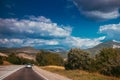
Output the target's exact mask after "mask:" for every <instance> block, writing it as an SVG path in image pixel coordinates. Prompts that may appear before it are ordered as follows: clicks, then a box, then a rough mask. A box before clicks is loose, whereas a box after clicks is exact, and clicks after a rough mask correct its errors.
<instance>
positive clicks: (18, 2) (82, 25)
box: [0, 0, 120, 49]
mask: <svg viewBox="0 0 120 80" xmlns="http://www.w3.org/2000/svg"><path fill="white" fill-rule="evenodd" d="M119 35H120V1H119V0H30V1H29V0H0V46H1V47H23V46H32V47H35V48H65V49H70V48H76V47H77V48H82V49H83V48H91V47H94V46H96V45H97V44H100V43H101V42H104V41H107V40H116V41H120V38H119Z"/></svg>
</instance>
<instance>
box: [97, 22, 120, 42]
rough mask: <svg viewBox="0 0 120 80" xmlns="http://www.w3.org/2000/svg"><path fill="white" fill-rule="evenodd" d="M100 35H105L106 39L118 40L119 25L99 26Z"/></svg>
mask: <svg viewBox="0 0 120 80" xmlns="http://www.w3.org/2000/svg"><path fill="white" fill-rule="evenodd" d="M99 32H100V33H103V34H106V38H107V39H115V40H120V37H118V36H120V23H118V24H108V25H103V26H100V29H99Z"/></svg>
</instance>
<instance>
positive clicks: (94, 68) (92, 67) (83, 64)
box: [65, 48, 120, 77]
mask: <svg viewBox="0 0 120 80" xmlns="http://www.w3.org/2000/svg"><path fill="white" fill-rule="evenodd" d="M65 69H66V70H76V69H78V70H85V71H88V72H99V73H101V74H104V75H108V76H115V77H120V49H113V48H104V49H102V50H101V51H100V53H99V54H97V55H96V56H95V57H90V55H89V53H87V52H84V51H83V50H80V49H71V50H70V51H69V52H68V59H67V61H66V62H65Z"/></svg>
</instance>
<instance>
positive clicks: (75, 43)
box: [64, 36, 105, 48]
mask: <svg viewBox="0 0 120 80" xmlns="http://www.w3.org/2000/svg"><path fill="white" fill-rule="evenodd" d="M104 39H105V36H103V37H99V38H94V39H89V38H80V37H73V36H70V37H67V38H66V39H65V42H64V44H67V45H69V46H71V47H78V48H91V47H93V46H96V45H98V44H100V43H101V40H104Z"/></svg>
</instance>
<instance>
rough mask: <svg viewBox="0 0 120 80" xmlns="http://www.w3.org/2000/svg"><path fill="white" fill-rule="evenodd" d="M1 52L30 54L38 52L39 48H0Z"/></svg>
mask: <svg viewBox="0 0 120 80" xmlns="http://www.w3.org/2000/svg"><path fill="white" fill-rule="evenodd" d="M0 52H3V53H7V54H9V53H28V54H36V53H38V52H39V50H37V49H35V48H32V47H21V48H3V47H2V48H0Z"/></svg>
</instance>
